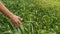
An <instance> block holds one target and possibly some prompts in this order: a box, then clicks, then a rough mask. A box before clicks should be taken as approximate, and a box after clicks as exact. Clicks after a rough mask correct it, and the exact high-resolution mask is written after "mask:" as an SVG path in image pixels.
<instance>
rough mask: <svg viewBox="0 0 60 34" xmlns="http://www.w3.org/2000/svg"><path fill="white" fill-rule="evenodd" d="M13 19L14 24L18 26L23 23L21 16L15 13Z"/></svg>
mask: <svg viewBox="0 0 60 34" xmlns="http://www.w3.org/2000/svg"><path fill="white" fill-rule="evenodd" d="M11 21H12V24H13V25H14V26H16V25H18V24H20V23H21V18H20V17H19V16H16V15H13V17H12V18H11Z"/></svg>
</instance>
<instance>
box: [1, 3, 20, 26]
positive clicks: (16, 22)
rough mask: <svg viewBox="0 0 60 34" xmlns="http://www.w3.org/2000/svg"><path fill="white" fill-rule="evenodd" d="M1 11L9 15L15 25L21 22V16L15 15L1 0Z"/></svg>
mask: <svg viewBox="0 0 60 34" xmlns="http://www.w3.org/2000/svg"><path fill="white" fill-rule="evenodd" d="M0 12H2V13H4V14H5V15H6V16H8V17H9V18H10V20H11V22H12V23H13V25H16V24H19V23H20V22H21V18H20V17H19V16H16V15H14V14H13V13H12V12H10V11H9V10H8V9H7V8H6V7H5V6H4V4H3V3H2V2H0Z"/></svg>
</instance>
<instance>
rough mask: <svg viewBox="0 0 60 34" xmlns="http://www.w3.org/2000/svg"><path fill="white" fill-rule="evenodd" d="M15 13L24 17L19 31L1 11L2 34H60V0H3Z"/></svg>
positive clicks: (0, 28)
mask: <svg viewBox="0 0 60 34" xmlns="http://www.w3.org/2000/svg"><path fill="white" fill-rule="evenodd" d="M2 2H3V3H4V4H5V6H6V7H7V8H8V9H9V10H10V11H11V12H12V13H14V14H15V15H18V16H20V17H22V18H23V20H22V26H23V27H22V26H21V27H22V28H23V29H21V30H20V32H18V31H17V30H16V29H15V27H14V26H13V25H12V24H11V21H10V20H9V18H8V17H7V16H6V15H4V14H3V13H0V16H1V17H0V34H20V33H21V34H60V0H2Z"/></svg>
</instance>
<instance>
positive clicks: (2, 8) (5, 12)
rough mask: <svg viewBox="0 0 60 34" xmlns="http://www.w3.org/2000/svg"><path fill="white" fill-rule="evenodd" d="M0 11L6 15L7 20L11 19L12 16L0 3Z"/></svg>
mask: <svg viewBox="0 0 60 34" xmlns="http://www.w3.org/2000/svg"><path fill="white" fill-rule="evenodd" d="M0 11H1V12H2V13H4V14H5V15H7V16H8V17H9V18H12V17H13V14H12V13H11V12H10V11H9V10H8V9H7V8H6V7H5V6H4V5H3V4H2V3H1V2H0Z"/></svg>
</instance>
